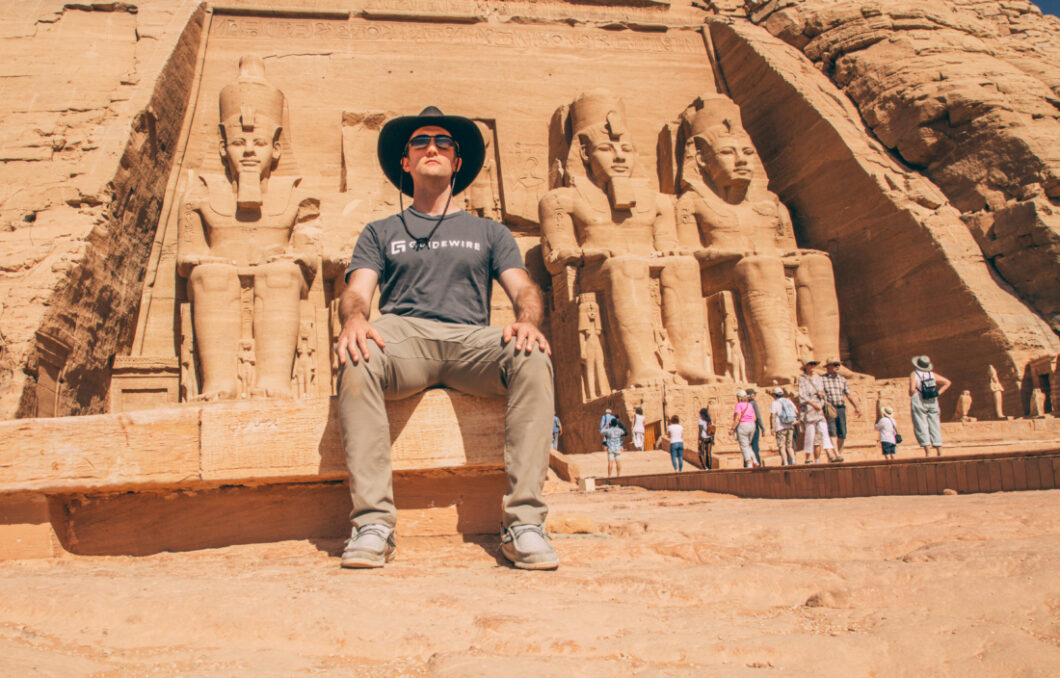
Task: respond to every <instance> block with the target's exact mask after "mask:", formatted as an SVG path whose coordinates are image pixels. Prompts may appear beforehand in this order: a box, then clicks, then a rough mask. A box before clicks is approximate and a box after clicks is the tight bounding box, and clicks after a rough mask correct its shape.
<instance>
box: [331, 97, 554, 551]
mask: <svg viewBox="0 0 1060 678" xmlns="http://www.w3.org/2000/svg"><path fill="white" fill-rule="evenodd" d="M377 152H378V157H379V163H380V165H381V166H382V168H383V171H384V173H385V174H386V176H387V178H388V179H389V180H390V181H391V182H392V183H393V184H394V185H395V186H397V187H398V189H399V191H401V192H403V193H405V194H406V195H409V196H411V197H412V206H411V207H410V208H409V209H407V210H405V209H403V210H402V211H401V212H399V213H398V214H396V215H393V216H390V217H387V218H386V219H382V220H380V221H376V222H373V223H370V224H368V226H367V227H365V229H364V231H363V232H362V233H361V236H360V238H359V239H358V240H357V245H356V247H355V248H354V252H353V257H352V259H351V260H350V265H349V268H348V269H347V271H346V279H347V283H348V285H347V287H346V289H345V291H344V292H343V293H342V297H341V298H340V301H339V313H340V316H341V318H342V323H343V325H342V331H341V333H340V334H339V339H338V343H337V346H336V350H337V351H338V354H339V356H338V357H339V363H340V364H341V365H342V368H341V377H340V378H341V383H340V386H339V417H340V423H341V426H342V432H343V444H344V447H345V450H346V464H347V466H348V467H349V472H350V494H351V496H352V499H353V513H352V514H351V521H352V522H353V533H352V534H351V536H350V539H349V541H348V542H347V544H346V549H345V551H344V553H343V554H342V566H343V567H351V568H361V567H381V566H383V565H384V564H385V563H386V562H387V561H388V560H390V559H391V558H392V557H393V555H394V548H395V546H394V526H395V524H396V522H397V510H396V509H395V507H394V496H393V480H392V471H391V460H390V427H389V424H388V422H387V416H386V408H385V404H384V401H385V400H388V399H389V400H397V399H401V398H407V397H409V396H411V395H413V394H415V393H418V392H420V391H422V390H424V389H426V388H429V387H432V386H446V387H450V388H454V389H457V390H459V391H463V392H465V393H469V394H472V395H476V396H481V397H500V396H507V399H508V406H507V410H506V415H505V429H506V435H505V440H506V444H505V450H504V460H505V468H506V471H507V474H508V491H507V493H506V494H505V496H504V500H503V511H504V529H503V534H502V545H501V550H502V552H503V554H504V556H505V557H506V558H508V559H509V560H510V561H512V563H513V564H514V565H515V566H516V567H519V568H523V569H536V570H542V569H555V568H556V567H558V566H559V559H558V557H557V556H556V552H555V550H554V549H553V548H552V545H551V544H550V543H549V541H548V538H547V536H546V535H545V532H544V523H545V517H546V515H547V514H548V508H547V506H546V505H545V503H544V501H543V500H542V498H541V492H542V488H543V486H544V482H545V473H546V471H547V468H548V458H549V448H550V443H551V423H552V417H553V416H554V411H553V384H552V362H551V360H550V357H549V356H551V353H552V352H551V348H550V347H549V344H548V341H547V340H546V339H545V337H544V335H543V334H542V333H541V331H540V329H539V326H540V324H541V320H542V315H543V308H544V306H543V302H542V297H541V291H540V290H539V289H538V287H537V285H535V284H534V283H533V282H532V281H531V280H530V276H529V274H528V273H527V271H526V268H525V267H524V266H523V261H522V256H521V255H520V253H519V249H518V247H517V246H516V244H515V239H514V238H513V237H512V234H511V233H510V232H509V231H508V229H506V228H505V227H504V226H503V225H501V224H499V223H497V222H495V221H491V220H489V219H483V218H480V217H476V216H473V215H471V214H468V213H467V212H465V211H463V210H461V209H459V208H457V207H455V206H453V205H452V204H451V203H452V197H453V195H455V194H457V193H459V192H461V191H462V190H464V189H465V188H466V187H467V186H468V185H470V184H471V182H472V181H473V180H474V178H475V175H476V174H478V171H479V169H480V168H481V166H482V162H483V157H484V143H483V139H482V134H481V133H480V132H479V130H478V128H477V127H476V125H475V123H474V122H472V121H471V120H469V119H467V118H463V117H458V116H447V115H443V114H442V112H441V111H440V110H438V109H437V108H435V107H433V106H430V107H428V108H426V109H424V110H423V112H421V113H420V114H419V115H418V116H404V117H399V118H395V119H393V120H391V121H389V122H388V123H387V124H386V125H384V126H383V129H382V130H381V131H380V134H379V144H378V150H377ZM494 278H496V279H497V280H498V281H499V282H500V285H501V287H502V288H503V289H504V291H505V293H506V294H507V295H508V297H509V298H510V299H511V301H512V304H513V305H514V307H515V313H516V320H515V322H513V323H511V324H510V325H508V326H506V327H504V328H503V329H502V328H494V327H489V309H490V290H491V285H492V279H494ZM377 286H378V287H379V289H380V299H379V302H380V303H379V309H380V311H381V312H382V316H381V317H380V318H378V319H377V320H376V321H375V322H373V323H369V322H368V313H369V308H370V305H371V301H372V297H373V296H374V294H375V290H376V287H377ZM369 340H370V341H369ZM513 340H514V341H513ZM373 343H374V345H372V344H373Z"/></svg>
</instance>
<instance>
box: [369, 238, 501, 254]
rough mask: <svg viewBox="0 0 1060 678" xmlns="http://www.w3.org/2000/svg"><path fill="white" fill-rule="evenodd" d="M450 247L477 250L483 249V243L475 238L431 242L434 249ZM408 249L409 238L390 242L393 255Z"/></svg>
mask: <svg viewBox="0 0 1060 678" xmlns="http://www.w3.org/2000/svg"><path fill="white" fill-rule="evenodd" d="M448 247H460V248H463V249H468V250H475V251H476V252H481V251H482V243H478V242H475V241H473V240H432V241H431V244H430V248H431V249H432V250H437V249H441V248H448ZM407 251H409V246H408V241H407V240H392V241H391V242H390V255H391V256H396V255H398V254H402V253H403V252H407Z"/></svg>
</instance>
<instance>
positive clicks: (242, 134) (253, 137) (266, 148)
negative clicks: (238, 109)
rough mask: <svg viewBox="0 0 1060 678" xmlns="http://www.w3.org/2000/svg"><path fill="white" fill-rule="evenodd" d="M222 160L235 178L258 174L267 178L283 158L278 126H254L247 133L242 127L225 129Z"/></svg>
mask: <svg viewBox="0 0 1060 678" xmlns="http://www.w3.org/2000/svg"><path fill="white" fill-rule="evenodd" d="M223 130H224V131H223V133H222V134H223V136H224V138H223V139H222V140H221V158H222V159H223V160H224V161H225V164H226V165H228V169H229V170H230V171H231V173H232V176H239V174H240V173H248V172H256V173H257V175H258V176H260V177H261V178H263V179H264V178H265V177H267V176H268V175H269V173H270V172H271V171H272V165H273V163H275V162H276V161H277V160H278V159H279V158H280V128H279V127H277V126H275V125H255V126H254V129H252V130H244V129H242V128H241V127H240V126H239V125H229V126H226V127H224V128H223Z"/></svg>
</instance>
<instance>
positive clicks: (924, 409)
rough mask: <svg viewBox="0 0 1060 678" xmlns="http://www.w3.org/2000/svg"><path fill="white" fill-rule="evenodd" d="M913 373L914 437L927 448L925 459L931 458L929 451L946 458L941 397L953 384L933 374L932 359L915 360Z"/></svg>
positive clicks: (910, 377) (911, 402) (910, 389)
mask: <svg viewBox="0 0 1060 678" xmlns="http://www.w3.org/2000/svg"><path fill="white" fill-rule="evenodd" d="M913 368H914V369H913V371H912V373H911V374H910V375H909V410H910V414H911V415H912V416H913V435H915V436H916V442H917V444H918V445H920V446H921V447H923V448H924V456H925V457H930V456H931V451H930V450H929V449H928V448H929V447H934V448H935V455H936V456H939V457H941V456H942V425H941V424H940V420H939V400H938V398H939V396H940V395H942V394H943V393H945V392H946V389H948V388H949V387H950V385H951V384H952V382H951V381H950V380H949V379H947V378H946V377H944V376H942V375H941V374H938V373H937V372H934V371H932V365H931V358H929V357H927V356H926V355H918V356H917V357H915V358H913Z"/></svg>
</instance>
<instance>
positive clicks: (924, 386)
mask: <svg viewBox="0 0 1060 678" xmlns="http://www.w3.org/2000/svg"><path fill="white" fill-rule="evenodd" d="M916 378H917V379H918V380H919V381H920V386H918V387H917V390H918V391H920V399H921V400H934V399H935V398H938V397H939V387H938V384H936V383H935V375H934V374H932V373H931V372H921V371H920V370H917V371H916Z"/></svg>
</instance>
